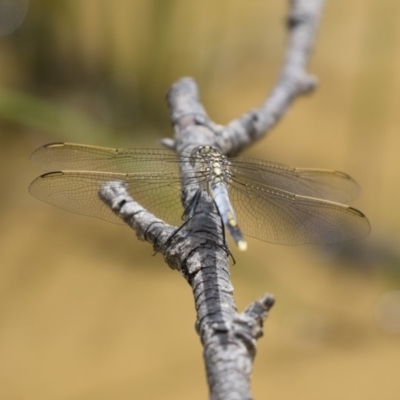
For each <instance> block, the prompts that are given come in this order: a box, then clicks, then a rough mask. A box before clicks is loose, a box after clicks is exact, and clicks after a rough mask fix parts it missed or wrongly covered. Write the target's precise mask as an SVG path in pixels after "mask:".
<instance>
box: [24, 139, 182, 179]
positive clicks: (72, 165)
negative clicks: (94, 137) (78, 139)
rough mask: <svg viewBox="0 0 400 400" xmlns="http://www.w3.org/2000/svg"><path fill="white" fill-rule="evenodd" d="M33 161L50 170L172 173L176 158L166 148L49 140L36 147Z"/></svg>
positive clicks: (176, 169) (175, 168) (177, 172)
mask: <svg viewBox="0 0 400 400" xmlns="http://www.w3.org/2000/svg"><path fill="white" fill-rule="evenodd" d="M31 160H32V162H33V163H34V164H36V165H37V166H39V167H40V168H41V169H43V170H44V171H46V172H50V171H63V170H68V171H103V172H118V173H125V174H128V173H141V172H146V173H163V174H164V173H168V174H173V173H175V174H176V176H179V171H178V162H177V161H178V159H177V157H176V155H175V153H174V152H173V151H171V150H167V149H112V148H107V147H97V146H87V145H81V144H74V143H51V144H48V145H45V146H43V147H40V148H39V149H37V150H36V151H35V152H34V153H33V154H32V157H31Z"/></svg>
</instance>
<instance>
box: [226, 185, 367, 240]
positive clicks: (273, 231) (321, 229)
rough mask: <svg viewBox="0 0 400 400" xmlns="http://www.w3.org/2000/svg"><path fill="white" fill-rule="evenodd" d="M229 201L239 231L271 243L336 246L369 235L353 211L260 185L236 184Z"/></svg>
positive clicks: (360, 219) (357, 213)
mask: <svg viewBox="0 0 400 400" xmlns="http://www.w3.org/2000/svg"><path fill="white" fill-rule="evenodd" d="M230 199H231V200H232V204H233V207H234V209H235V211H236V215H237V217H238V221H239V225H240V227H241V229H242V231H243V232H244V233H245V234H246V235H248V236H251V237H254V238H257V239H260V240H263V241H266V242H270V243H279V244H287V245H298V244H327V243H338V242H343V241H348V240H352V239H356V238H358V237H362V236H365V235H367V234H368V233H369V231H370V225H369V222H368V220H367V218H366V217H365V216H364V215H363V214H362V213H361V212H359V211H358V210H355V209H354V208H352V207H349V206H346V205H343V204H339V203H334V202H330V201H326V200H320V199H315V198H312V197H306V196H301V195H294V194H292V193H289V192H285V191H281V190H277V189H274V188H269V187H266V186H262V185H258V186H257V187H254V186H246V185H240V184H238V182H235V183H234V184H233V185H232V186H231V187H230Z"/></svg>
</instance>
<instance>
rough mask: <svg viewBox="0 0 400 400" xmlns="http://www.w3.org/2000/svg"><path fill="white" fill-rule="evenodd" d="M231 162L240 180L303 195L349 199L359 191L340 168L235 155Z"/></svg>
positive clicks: (332, 199) (331, 199)
mask: <svg viewBox="0 0 400 400" xmlns="http://www.w3.org/2000/svg"><path fill="white" fill-rule="evenodd" d="M231 162H232V166H231V169H232V172H233V174H234V175H235V178H237V179H239V180H249V181H251V182H252V183H254V184H257V183H260V184H263V185H267V186H270V187H273V188H276V189H280V190H284V191H287V192H290V193H295V194H299V195H302V196H307V197H315V198H319V199H324V200H330V201H335V202H338V203H349V202H350V201H351V200H353V199H354V198H356V197H357V196H358V195H359V194H360V191H361V190H360V187H359V186H358V184H357V183H356V182H355V181H354V180H353V179H352V178H351V177H350V176H349V175H347V174H345V173H343V172H339V171H334V170H324V169H311V168H292V167H287V166H285V165H280V164H275V163H271V162H266V161H260V160H253V159H247V158H246V159H245V158H234V159H232V160H231Z"/></svg>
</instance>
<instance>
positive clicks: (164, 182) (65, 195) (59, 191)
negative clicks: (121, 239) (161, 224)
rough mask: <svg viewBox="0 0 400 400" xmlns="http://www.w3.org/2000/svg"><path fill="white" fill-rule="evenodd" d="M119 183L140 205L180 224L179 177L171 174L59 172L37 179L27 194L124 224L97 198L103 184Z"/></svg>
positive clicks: (56, 204)
mask: <svg viewBox="0 0 400 400" xmlns="http://www.w3.org/2000/svg"><path fill="white" fill-rule="evenodd" d="M109 182H120V183H121V184H123V185H124V186H125V187H126V190H127V192H128V193H129V195H130V196H131V197H132V198H133V200H135V201H137V202H138V203H139V204H140V205H142V206H143V207H144V208H146V209H147V210H148V211H150V212H152V213H153V214H154V215H156V216H157V217H159V218H161V219H163V220H164V221H166V222H168V223H170V224H174V225H176V224H180V223H181V216H182V213H183V207H182V205H181V202H180V199H179V193H180V180H179V179H177V178H176V176H175V175H174V174H170V175H168V174H164V176H163V177H162V178H161V177H160V176H158V175H153V174H142V175H141V176H140V177H137V176H136V175H134V174H120V173H106V172H95V171H93V172H86V171H85V172H81V171H58V172H50V173H47V174H44V175H42V176H40V177H38V178H36V179H35V180H34V181H33V182H32V184H31V185H30V187H29V191H30V193H31V194H32V195H33V196H34V197H36V198H38V199H39V200H42V201H44V202H46V203H50V204H52V205H54V206H57V207H59V208H62V209H63V210H67V211H71V212H74V213H77V214H83V215H88V216H92V217H97V218H101V219H104V220H106V221H109V222H114V223H123V221H122V220H120V219H119V218H118V217H117V216H116V215H115V214H114V213H113V212H112V211H111V210H110V208H109V207H108V206H107V205H105V204H104V203H103V201H102V200H100V198H99V190H100V188H101V187H102V185H104V184H105V183H109Z"/></svg>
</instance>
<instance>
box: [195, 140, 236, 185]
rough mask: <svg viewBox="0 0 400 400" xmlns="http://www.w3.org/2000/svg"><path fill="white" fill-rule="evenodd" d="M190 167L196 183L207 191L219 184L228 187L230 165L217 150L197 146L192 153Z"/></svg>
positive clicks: (210, 147)
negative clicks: (193, 172) (205, 187)
mask: <svg viewBox="0 0 400 400" xmlns="http://www.w3.org/2000/svg"><path fill="white" fill-rule="evenodd" d="M190 162H191V165H192V167H193V169H194V171H195V174H196V178H197V181H198V182H199V183H200V184H203V185H204V186H207V188H208V190H209V191H210V190H212V187H213V186H215V185H218V184H220V183H222V184H225V185H228V184H229V183H230V181H231V177H232V175H231V172H230V163H229V160H228V158H227V157H226V156H225V155H223V154H222V153H221V151H220V150H219V149H217V148H216V147H212V146H199V147H197V148H195V149H194V150H193V151H192V154H191V160H190Z"/></svg>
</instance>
